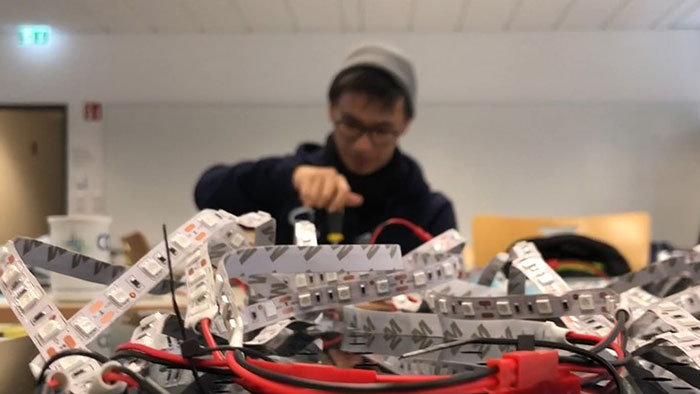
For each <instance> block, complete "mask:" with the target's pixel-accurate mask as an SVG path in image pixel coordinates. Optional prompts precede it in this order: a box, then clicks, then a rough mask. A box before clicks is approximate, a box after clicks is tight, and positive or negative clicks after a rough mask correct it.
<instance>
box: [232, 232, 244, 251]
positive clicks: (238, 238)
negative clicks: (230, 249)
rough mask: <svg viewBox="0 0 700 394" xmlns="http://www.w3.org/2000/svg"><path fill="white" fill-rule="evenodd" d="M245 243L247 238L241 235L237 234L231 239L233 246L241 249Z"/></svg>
mask: <svg viewBox="0 0 700 394" xmlns="http://www.w3.org/2000/svg"><path fill="white" fill-rule="evenodd" d="M244 242H245V236H243V235H242V234H241V233H235V234H233V236H232V237H231V243H232V244H233V246H235V247H237V248H240V247H241V246H242V245H243V243H244Z"/></svg>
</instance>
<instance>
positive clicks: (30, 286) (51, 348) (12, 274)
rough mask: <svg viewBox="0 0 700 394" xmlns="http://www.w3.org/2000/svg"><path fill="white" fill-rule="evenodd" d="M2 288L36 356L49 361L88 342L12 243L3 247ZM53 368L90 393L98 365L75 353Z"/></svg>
mask: <svg viewBox="0 0 700 394" xmlns="http://www.w3.org/2000/svg"><path fill="white" fill-rule="evenodd" d="M0 291H1V292H2V293H3V294H4V295H5V298H6V299H7V302H8V304H9V306H10V309H12V312H13V313H14V314H15V316H17V320H18V321H19V322H20V323H21V324H22V326H23V327H24V328H25V330H26V331H27V335H28V336H29V337H30V339H31V340H32V342H34V345H35V346H36V348H37V349H38V350H39V355H38V356H37V357H40V358H43V359H44V360H46V359H48V358H49V357H51V356H53V355H55V354H56V353H58V352H60V351H63V350H67V349H79V348H85V345H86V342H85V341H84V340H83V338H81V336H80V335H78V333H77V332H76V329H75V327H73V326H71V325H70V324H69V322H68V321H67V320H66V318H65V317H64V316H63V314H62V313H61V312H60V310H59V309H58V307H56V305H55V304H54V303H53V302H52V300H51V297H50V296H49V295H48V294H46V292H45V291H44V290H43V289H42V288H41V285H39V282H38V281H37V280H36V278H35V277H34V275H32V273H31V272H29V270H28V269H27V267H26V265H25V264H24V262H23V261H22V259H21V257H20V254H19V253H18V251H17V249H16V248H15V247H14V244H13V242H8V243H7V244H5V245H4V246H3V247H2V248H1V249H0ZM52 369H54V370H61V371H63V372H65V374H66V376H67V377H68V378H69V379H70V386H71V388H72V390H73V391H74V392H75V393H76V394H78V393H84V392H87V388H86V387H85V385H86V384H87V382H88V381H90V379H92V374H93V373H94V372H95V371H97V370H98V369H99V365H98V364H97V362H96V361H95V360H92V359H87V360H86V359H85V358H84V357H79V356H73V357H65V358H62V359H60V360H58V361H57V362H56V363H55V364H54V365H53V366H52Z"/></svg>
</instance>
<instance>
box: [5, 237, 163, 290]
mask: <svg viewBox="0 0 700 394" xmlns="http://www.w3.org/2000/svg"><path fill="white" fill-rule="evenodd" d="M14 244H15V249H16V250H17V252H18V253H19V256H20V257H21V258H22V260H23V261H24V262H25V264H27V265H28V266H32V267H39V268H43V269H45V270H48V271H52V272H56V273H59V274H63V275H68V276H71V277H73V278H78V279H82V280H86V281H88V282H93V283H100V284H103V285H108V284H110V283H112V282H113V281H114V280H115V279H116V278H118V277H119V276H121V275H122V274H123V273H124V272H126V270H127V268H128V267H124V266H121V265H114V264H110V263H106V262H104V261H100V260H96V259H93V258H92V257H89V256H85V255H82V254H79V253H75V252H72V251H70V250H67V249H64V248H61V247H58V246H55V245H51V244H47V243H44V242H41V241H38V240H35V239H31V238H23V237H17V238H15V239H14ZM169 291H170V286H169V283H168V282H162V283H160V284H159V285H157V286H156V287H154V288H153V289H152V290H151V291H150V293H151V294H165V293H167V292H169Z"/></svg>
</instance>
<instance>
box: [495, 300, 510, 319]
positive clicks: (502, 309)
mask: <svg viewBox="0 0 700 394" xmlns="http://www.w3.org/2000/svg"><path fill="white" fill-rule="evenodd" d="M496 310H497V311H498V314H499V315H501V316H510V315H512V314H513V312H512V311H511V309H510V302H508V301H496Z"/></svg>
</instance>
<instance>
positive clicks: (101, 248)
mask: <svg viewBox="0 0 700 394" xmlns="http://www.w3.org/2000/svg"><path fill="white" fill-rule="evenodd" d="M47 220H48V222H49V238H50V239H51V243H52V244H54V245H56V246H60V247H62V248H65V249H68V250H72V251H74V252H77V253H80V254H84V255H86V256H90V257H92V258H94V259H97V260H101V261H105V262H109V261H110V238H109V225H110V224H111V223H112V218H110V217H108V216H98V215H68V216H49V217H48V218H47ZM51 289H52V290H51V292H52V294H53V297H54V299H55V300H56V301H89V300H91V299H93V298H94V297H95V296H96V295H97V294H99V292H101V291H102V290H103V289H104V285H101V284H98V283H91V282H87V281H84V280H80V279H76V278H72V277H70V276H66V275H61V274H57V273H54V272H52V273H51Z"/></svg>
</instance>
